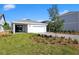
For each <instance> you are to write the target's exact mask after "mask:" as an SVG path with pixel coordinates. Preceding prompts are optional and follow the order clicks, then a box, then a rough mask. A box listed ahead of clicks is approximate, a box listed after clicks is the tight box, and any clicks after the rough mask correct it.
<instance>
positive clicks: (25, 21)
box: [13, 19, 46, 24]
mask: <svg viewBox="0 0 79 59" xmlns="http://www.w3.org/2000/svg"><path fill="white" fill-rule="evenodd" d="M13 23H22V24H46V23H41V22H37V21H33V20H30V19H22V20H17V21H14V22H13Z"/></svg>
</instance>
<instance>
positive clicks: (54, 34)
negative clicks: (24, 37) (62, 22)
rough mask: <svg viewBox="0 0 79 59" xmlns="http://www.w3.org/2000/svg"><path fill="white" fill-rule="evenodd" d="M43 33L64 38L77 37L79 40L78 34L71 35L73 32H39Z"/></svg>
mask: <svg viewBox="0 0 79 59" xmlns="http://www.w3.org/2000/svg"><path fill="white" fill-rule="evenodd" d="M41 34H45V35H48V36H49V35H51V36H54V37H55V36H57V37H65V38H69V37H70V38H72V39H78V40H79V35H73V34H59V33H41Z"/></svg>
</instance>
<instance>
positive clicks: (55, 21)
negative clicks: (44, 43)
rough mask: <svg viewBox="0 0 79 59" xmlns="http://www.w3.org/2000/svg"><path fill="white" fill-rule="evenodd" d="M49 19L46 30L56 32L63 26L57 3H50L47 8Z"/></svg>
mask: <svg viewBox="0 0 79 59" xmlns="http://www.w3.org/2000/svg"><path fill="white" fill-rule="evenodd" d="M48 12H49V19H50V20H51V21H50V22H49V23H48V26H47V30H48V31H49V32H58V31H60V30H62V28H63V22H64V21H63V20H61V19H60V17H59V12H58V7H57V5H52V8H49V9H48Z"/></svg>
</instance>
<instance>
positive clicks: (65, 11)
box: [60, 10, 69, 15]
mask: <svg viewBox="0 0 79 59" xmlns="http://www.w3.org/2000/svg"><path fill="white" fill-rule="evenodd" d="M67 12H69V10H64V11H63V12H60V15H62V14H65V13H67Z"/></svg>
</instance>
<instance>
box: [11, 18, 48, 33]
mask: <svg viewBox="0 0 79 59" xmlns="http://www.w3.org/2000/svg"><path fill="white" fill-rule="evenodd" d="M46 27H47V24H45V23H40V22H36V21H32V20H29V19H24V20H18V21H14V22H12V32H13V33H16V32H26V33H44V32H46Z"/></svg>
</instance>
